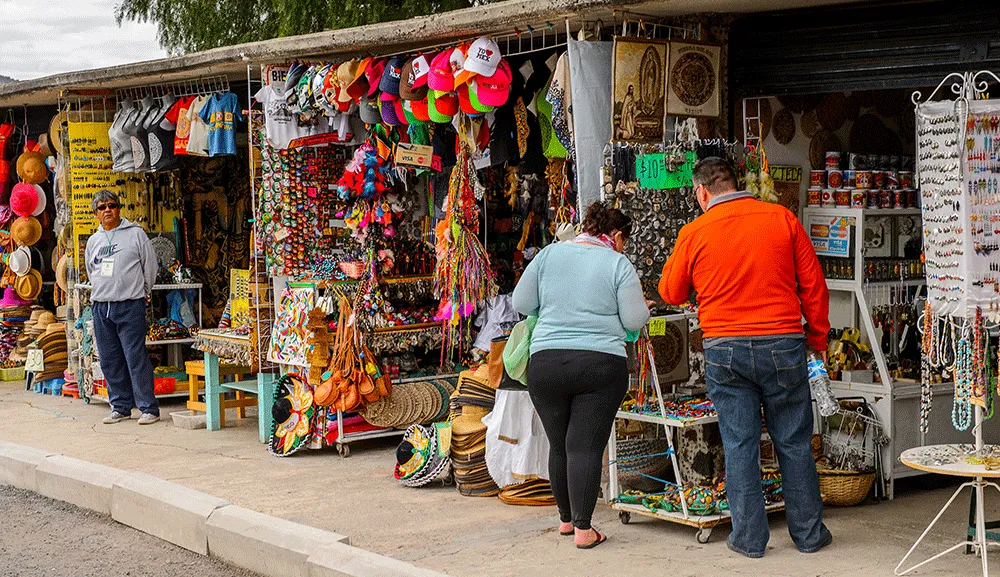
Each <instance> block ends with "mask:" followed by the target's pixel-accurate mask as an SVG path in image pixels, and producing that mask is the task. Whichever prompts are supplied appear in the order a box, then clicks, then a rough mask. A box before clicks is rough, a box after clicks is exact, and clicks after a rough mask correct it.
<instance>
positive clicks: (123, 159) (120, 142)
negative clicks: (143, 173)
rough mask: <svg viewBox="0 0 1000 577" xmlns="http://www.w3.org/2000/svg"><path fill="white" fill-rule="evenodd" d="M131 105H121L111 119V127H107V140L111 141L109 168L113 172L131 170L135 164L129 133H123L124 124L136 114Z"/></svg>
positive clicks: (136, 111)
mask: <svg viewBox="0 0 1000 577" xmlns="http://www.w3.org/2000/svg"><path fill="white" fill-rule="evenodd" d="M138 113H139V111H138V110H136V109H135V108H134V107H132V106H131V105H128V106H122V108H121V109H120V110H119V111H118V113H117V114H115V118H114V120H112V121H111V128H109V129H108V140H110V141H111V161H112V163H113V164H112V167H111V170H112V171H114V172H132V171H133V170H134V167H135V164H134V163H133V160H132V142H131V140H130V139H129V135H128V134H125V124H126V123H128V122H130V121H131V118H132V116H134V115H136V114H138Z"/></svg>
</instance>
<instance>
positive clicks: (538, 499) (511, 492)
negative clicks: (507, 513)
mask: <svg viewBox="0 0 1000 577" xmlns="http://www.w3.org/2000/svg"><path fill="white" fill-rule="evenodd" d="M499 497H500V500H501V501H503V502H504V503H507V504H508V505H526V506H530V507H545V506H549V505H555V504H556V498H555V496H553V495H552V485H551V484H550V483H549V482H548V481H546V480H545V479H534V480H531V481H526V482H524V483H518V484H517V485H507V486H506V487H504V488H503V489H502V490H501V491H500V495H499Z"/></svg>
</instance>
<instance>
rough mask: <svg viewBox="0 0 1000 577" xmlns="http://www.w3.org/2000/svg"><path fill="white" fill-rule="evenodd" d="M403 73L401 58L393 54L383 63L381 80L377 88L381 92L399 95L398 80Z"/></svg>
mask: <svg viewBox="0 0 1000 577" xmlns="http://www.w3.org/2000/svg"><path fill="white" fill-rule="evenodd" d="M402 75H403V59H402V58H400V57H399V56H393V57H392V58H390V59H389V60H388V61H387V62H386V64H385V70H383V71H382V80H381V81H380V82H379V84H378V89H379V90H380V91H382V92H383V93H388V94H391V95H393V96H399V80H400V78H401V77H402Z"/></svg>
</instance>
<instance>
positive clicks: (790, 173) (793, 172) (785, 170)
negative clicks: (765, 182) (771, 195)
mask: <svg viewBox="0 0 1000 577" xmlns="http://www.w3.org/2000/svg"><path fill="white" fill-rule="evenodd" d="M769 171H770V173H771V178H772V179H773V180H774V182H802V167H801V166H781V165H777V164H772V165H771V166H770V167H769Z"/></svg>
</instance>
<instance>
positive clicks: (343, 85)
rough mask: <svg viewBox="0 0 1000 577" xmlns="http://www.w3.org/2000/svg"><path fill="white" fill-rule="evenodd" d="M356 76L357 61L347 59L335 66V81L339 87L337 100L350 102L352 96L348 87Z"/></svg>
mask: <svg viewBox="0 0 1000 577" xmlns="http://www.w3.org/2000/svg"><path fill="white" fill-rule="evenodd" d="M357 76H358V61H357V60H348V61H347V62H344V63H343V64H341V65H340V66H338V67H337V78H336V83H337V86H338V87H339V90H338V92H337V100H338V101H340V102H350V101H351V99H352V97H351V94H350V93H349V92H348V87H349V86H350V85H351V83H352V82H354V79H355V78H357Z"/></svg>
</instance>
